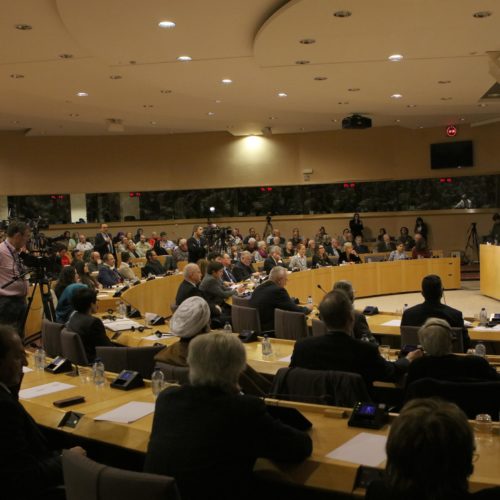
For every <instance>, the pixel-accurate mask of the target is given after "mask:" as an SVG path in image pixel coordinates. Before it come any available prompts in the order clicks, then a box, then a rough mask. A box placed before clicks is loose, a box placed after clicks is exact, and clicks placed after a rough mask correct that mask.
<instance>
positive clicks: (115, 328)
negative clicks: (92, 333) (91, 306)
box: [103, 319, 141, 332]
mask: <svg viewBox="0 0 500 500" xmlns="http://www.w3.org/2000/svg"><path fill="white" fill-rule="evenodd" d="M103 323H104V326H105V327H106V328H107V329H108V330H111V331H112V332H121V331H123V330H131V329H132V327H134V328H139V327H140V326H141V324H140V323H137V321H132V320H131V319H117V320H116V321H112V320H110V319H105V320H104V321H103Z"/></svg>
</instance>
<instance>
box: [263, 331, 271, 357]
mask: <svg viewBox="0 0 500 500" xmlns="http://www.w3.org/2000/svg"><path fill="white" fill-rule="evenodd" d="M272 354H273V346H272V345H271V341H270V340H269V337H268V336H267V335H264V338H263V339H262V357H263V358H268V357H269V356H271V355H272Z"/></svg>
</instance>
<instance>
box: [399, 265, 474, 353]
mask: <svg viewBox="0 0 500 500" xmlns="http://www.w3.org/2000/svg"><path fill="white" fill-rule="evenodd" d="M443 293H444V288H443V283H442V281H441V278H440V277H439V276H437V275H436V274H429V275H428V276H425V278H424V279H423V280H422V295H423V296H424V299H425V300H424V302H423V303H422V304H417V305H416V306H413V307H410V308H408V309H407V310H406V311H405V312H404V313H403V317H402V318H401V326H422V325H423V324H424V323H425V322H426V320H427V319H429V318H440V319H444V320H446V321H447V322H448V324H449V325H450V326H451V327H452V328H461V329H462V337H463V342H464V351H467V349H468V348H469V346H470V338H469V333H468V332H467V328H465V325H464V317H463V315H462V312H461V311H459V310H458V309H454V308H453V307H450V306H447V305H446V304H442V303H441V297H442V296H443Z"/></svg>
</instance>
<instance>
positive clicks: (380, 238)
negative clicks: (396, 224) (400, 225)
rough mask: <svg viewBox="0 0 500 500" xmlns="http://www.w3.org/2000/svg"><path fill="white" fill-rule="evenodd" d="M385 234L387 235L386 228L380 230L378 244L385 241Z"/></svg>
mask: <svg viewBox="0 0 500 500" xmlns="http://www.w3.org/2000/svg"><path fill="white" fill-rule="evenodd" d="M384 234H387V231H386V230H385V227H381V228H380V229H379V230H378V236H377V242H380V241H384Z"/></svg>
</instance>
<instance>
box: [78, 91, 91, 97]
mask: <svg viewBox="0 0 500 500" xmlns="http://www.w3.org/2000/svg"><path fill="white" fill-rule="evenodd" d="M76 95H77V96H78V97H88V95H89V94H88V93H87V92H77V93H76Z"/></svg>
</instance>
